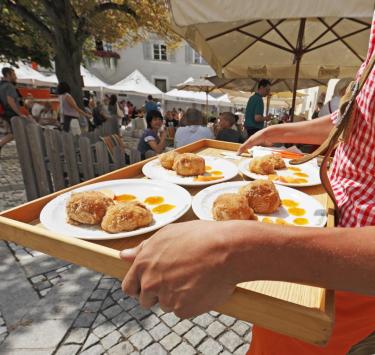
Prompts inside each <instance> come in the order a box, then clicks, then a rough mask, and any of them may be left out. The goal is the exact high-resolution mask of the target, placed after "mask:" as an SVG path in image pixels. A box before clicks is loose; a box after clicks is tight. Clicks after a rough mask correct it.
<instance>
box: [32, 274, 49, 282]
mask: <svg viewBox="0 0 375 355" xmlns="http://www.w3.org/2000/svg"><path fill="white" fill-rule="evenodd" d="M45 279H46V277H45V276H44V275H38V276H34V277H32V278H31V279H30V281H31V282H32V283H33V284H35V283H38V282H41V281H44V280H45Z"/></svg>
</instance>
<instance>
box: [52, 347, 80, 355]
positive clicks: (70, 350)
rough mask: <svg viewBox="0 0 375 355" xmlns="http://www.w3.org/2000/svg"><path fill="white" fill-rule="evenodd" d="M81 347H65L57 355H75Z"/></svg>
mask: <svg viewBox="0 0 375 355" xmlns="http://www.w3.org/2000/svg"><path fill="white" fill-rule="evenodd" d="M80 347H81V345H63V346H61V347H60V348H59V349H58V350H57V351H56V353H55V355H75V354H77V353H78V351H79V348H80Z"/></svg>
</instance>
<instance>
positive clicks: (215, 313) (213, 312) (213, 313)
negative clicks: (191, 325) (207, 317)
mask: <svg viewBox="0 0 375 355" xmlns="http://www.w3.org/2000/svg"><path fill="white" fill-rule="evenodd" d="M209 313H210V314H211V316H213V317H219V316H220V313H219V312H216V311H210V312H209Z"/></svg>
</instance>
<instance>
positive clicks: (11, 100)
mask: <svg viewBox="0 0 375 355" xmlns="http://www.w3.org/2000/svg"><path fill="white" fill-rule="evenodd" d="M7 103H8V105H9V106H10V108H11V109H12V110H13V111H14V112H15V113H16V114H17V115H18V116H20V117H25V116H24V115H23V114H22V113H21V112H20V110H19V109H18V107H17V104H16V101H15V100H14V98H13V97H12V96H7Z"/></svg>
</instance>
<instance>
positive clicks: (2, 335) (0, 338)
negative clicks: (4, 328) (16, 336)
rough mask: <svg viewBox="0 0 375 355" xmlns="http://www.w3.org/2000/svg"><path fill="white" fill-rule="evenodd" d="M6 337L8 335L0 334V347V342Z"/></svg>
mask: <svg viewBox="0 0 375 355" xmlns="http://www.w3.org/2000/svg"><path fill="white" fill-rule="evenodd" d="M7 336H8V333H4V334H1V335H0V345H1V344H2V342H3V341H4V340H5V338H6V337H7Z"/></svg>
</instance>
